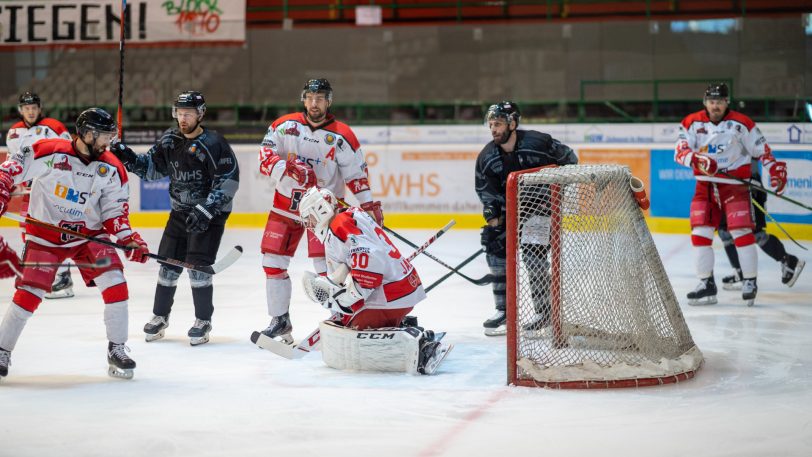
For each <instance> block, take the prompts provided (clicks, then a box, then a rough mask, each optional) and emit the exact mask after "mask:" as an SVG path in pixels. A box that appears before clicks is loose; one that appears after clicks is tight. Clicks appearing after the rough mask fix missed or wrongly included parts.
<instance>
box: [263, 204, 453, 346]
mask: <svg viewBox="0 0 812 457" xmlns="http://www.w3.org/2000/svg"><path fill="white" fill-rule="evenodd" d="M454 224H456V222H455V221H454V220H453V219H452V220H451V221H450V222H449V223H448V224H446V225H445V227H443V228H441V229H440V230H439V231H438V232H437V233H435V234H434V236H432V237H431V238H429V239H428V241H426V242H425V243H423V245H422V246H420V247H419V248H417V250H415V251H414V252H413V253H412V255H410V256H409V257H408V258H407V259H406V260H408V261H410V262H411V261H412V260H414V258H415V257H417V256H418V255H419V254H420V253H421V252H423V251H424V250H425V249H426V248H428V247H429V245H431V244H432V243H434V242H435V241H436V240H437V238H440V237H441V236H442V235H443V234H444V233H446V232H447V231H448V230H449V229H451V227H453V226H454ZM341 267H343V269H342V268H341ZM347 274H349V269H347V266H346V265H345V264H341V265H340V266H339V268H338V269H337V270H336V271H335V272H334V276H344V277H346V275H347ZM336 279H338V278H336ZM343 279H344V278H340V279H338V282H343ZM334 282H335V281H334ZM333 317H334V318H335V317H336V316H333ZM443 335H445V333H443ZM320 340H321V331H320V330H319V329H318V328H316V330H314V331H312V332H310V334H309V335H307V336H306V337H305V338H304V339H303V340H301V341H300V342H299V343H297V344H285V343H283V342H281V341H278V340H275V339H273V338H270V337H268V336H267V335H264V334H263V333H261V332H254V333H252V334H251V342H252V343H254V344H256V345H257V346H259V347H260V348H262V349H266V350H268V351H271V352H273V353H274V354H276V355H279V356H282V357H284V358H286V359H300V358H302V357H304V356H306V355H307V354H309V353H310V352H311V351H314V350H315V349H316V347H317V346H318V344H319V341H320Z"/></svg>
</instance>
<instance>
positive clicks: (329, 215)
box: [299, 186, 336, 243]
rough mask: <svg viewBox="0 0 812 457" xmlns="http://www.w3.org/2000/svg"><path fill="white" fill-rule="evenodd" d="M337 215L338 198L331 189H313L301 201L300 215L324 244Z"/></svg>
mask: <svg viewBox="0 0 812 457" xmlns="http://www.w3.org/2000/svg"><path fill="white" fill-rule="evenodd" d="M335 214H336V197H335V195H333V193H332V192H331V191H330V190H329V189H324V188H322V189H319V188H318V187H315V186H314V187H311V188H310V189H308V190H307V192H305V194H304V196H303V197H302V199H301V200H300V201H299V215H301V216H302V220H304V224H305V226H306V227H307V228H308V229H310V230H312V231H313V234H315V235H316V238H318V239H319V241H321V242H322V243H324V241H325V239H327V231H328V230H329V228H330V221H332V220H333V216H335Z"/></svg>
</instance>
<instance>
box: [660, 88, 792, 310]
mask: <svg viewBox="0 0 812 457" xmlns="http://www.w3.org/2000/svg"><path fill="white" fill-rule="evenodd" d="M728 97H729V91H728V88H727V85H726V84H724V83H722V84H710V85H709V86H708V88H707V89H706V90H705V98H704V105H705V109H704V110H702V111H697V112H696V113H693V114H690V115H688V116H686V117H685V119H683V120H682V123H681V124H680V127H679V138H678V140H677V145H676V148H675V152H674V159H675V160H676V161H677V163H679V164H682V165H684V166H686V167H690V168H692V169H693V170H694V176H695V177H696V190H695V192H694V197H693V200H691V216H690V222H691V244H692V245H693V246H694V252H695V261H696V273H697V276H698V277H699V279H700V283H699V285H698V286H697V287H696V289H695V290H694V291H693V292H690V293H689V294H688V304H690V305H701V304H708V305H712V304H714V303H716V292H717V289H716V282H715V280H714V278H713V264H714V258H713V247H712V245H713V233H714V231H715V230H716V229H718V228H719V223H720V220H721V218H722V213H724V214H725V216H726V218H727V228H728V231H729V232H730V235H732V237H733V243H734V244H735V246H736V251H737V252H738V255H739V261H740V263H741V271H742V276H743V281H742V299H743V300H744V301H745V303H746V304H747V305H748V306H752V304H753V302H754V300H755V298H756V293H757V291H758V287H757V285H756V276H757V273H758V258H757V256H758V252H757V250H756V236H755V234H754V233H753V229H754V227H755V222H754V216H753V207H752V204H751V203H750V189H749V188H748V186H747V185H746V184H745V183H743V182H742V181H748V180H749V179H750V175H751V169H750V166H751V164H750V162H751V160H752V159H758V160H760V161H761V163H762V165H763V166H764V168H765V169H766V170H767V172H768V173H769V174H770V185H771V186H772V187H774V188H775V192H776V193H777V194H779V195H780V194H781V193H782V192H783V191H784V187H785V186H786V185H787V164H786V163H784V162H780V161H777V160H776V159H775V157H774V156H773V154H772V151H771V150H770V147H769V146H768V145H767V140H766V139H765V138H764V135H762V134H761V131H759V129H758V127H756V123H755V122H753V121H752V120H751V119H750V118H749V117H747V116H745V115H744V114H742V113H739V112H736V111H733V110H730V109H729V107H728V105H729V100H728Z"/></svg>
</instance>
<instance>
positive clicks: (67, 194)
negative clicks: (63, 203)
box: [54, 184, 90, 205]
mask: <svg viewBox="0 0 812 457" xmlns="http://www.w3.org/2000/svg"><path fill="white" fill-rule="evenodd" d="M89 194H90V192H79V191H78V190H76V189H73V188H70V187H68V186H63V185H62V184H57V185H56V187H55V188H54V195H56V196H57V197H59V198H62V199H65V200H67V201H69V202H74V203H79V204H80V205H84V204H85V203H86V202H87V196H88V195H89Z"/></svg>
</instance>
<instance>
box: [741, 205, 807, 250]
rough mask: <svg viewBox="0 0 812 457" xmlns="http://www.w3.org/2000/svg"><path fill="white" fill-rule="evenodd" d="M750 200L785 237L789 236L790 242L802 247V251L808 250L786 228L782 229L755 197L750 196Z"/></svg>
mask: <svg viewBox="0 0 812 457" xmlns="http://www.w3.org/2000/svg"><path fill="white" fill-rule="evenodd" d="M750 201H751V202H752V203H753V206H755V207H756V208H758V209H759V210H760V211H761V212H762V213H764V215H765V216H767V218H769V219H770V222H772V223H773V224H775V226H776V227H778V228H779V229H780V230H781V231H782V232H784V235H786V236H787V238H789V239H790V240H792V242H793V243H795V245H796V246H798V247H799V248H801V249H803V250H804V251H808V250H809V249H807V248H806V247H804V246H803V245H801V243H799V242H797V241H795V238H793V237H792V235H790V234H789V232H787V231H786V229H784V227H783V226H782V225H781V224H779V223H778V221H777V220H775V218H774V217H773V215H772V214H770V213H768V212H767V210H766V209H765V208H764V207H763V206H761V205H760V204H759V202H757V201H756V199H755V198H753V197H750Z"/></svg>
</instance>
